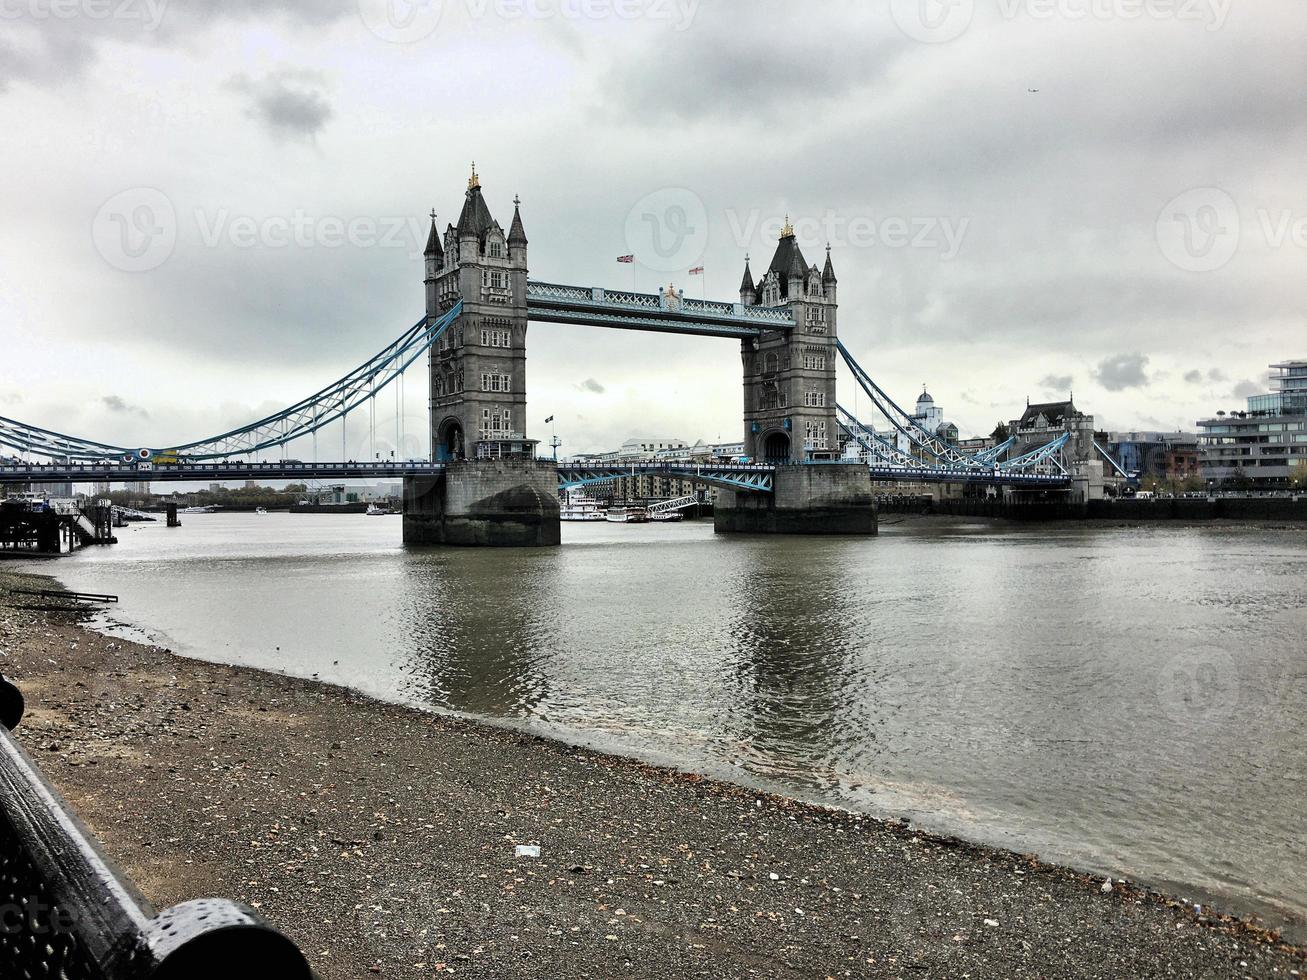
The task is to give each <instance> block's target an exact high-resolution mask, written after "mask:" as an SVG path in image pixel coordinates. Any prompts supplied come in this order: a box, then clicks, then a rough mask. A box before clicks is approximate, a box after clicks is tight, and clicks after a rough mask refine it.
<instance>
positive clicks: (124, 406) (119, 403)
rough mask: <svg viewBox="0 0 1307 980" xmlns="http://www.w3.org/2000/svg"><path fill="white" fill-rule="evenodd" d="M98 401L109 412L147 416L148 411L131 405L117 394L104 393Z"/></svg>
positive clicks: (148, 414)
mask: <svg viewBox="0 0 1307 980" xmlns="http://www.w3.org/2000/svg"><path fill="white" fill-rule="evenodd" d="M100 402H101V403H102V404H103V405H104V407H105V408H107V409H108V410H109V411H111V412H119V413H121V414H124V415H139V416H140V417H141V418H143V419H144V418H149V417H150V413H149V412H147V411H146V410H145V409H143V408H141V407H140V406H139V405H132V404H130V403H129V402H127V401H126V400H125V399H123V398H122V397H120V396H118V395H105V396H104V397H103V398H101V399H100Z"/></svg>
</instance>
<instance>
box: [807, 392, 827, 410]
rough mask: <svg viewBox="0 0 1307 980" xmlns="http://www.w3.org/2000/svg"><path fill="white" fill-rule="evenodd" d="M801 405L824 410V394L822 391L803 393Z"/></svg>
mask: <svg viewBox="0 0 1307 980" xmlns="http://www.w3.org/2000/svg"><path fill="white" fill-rule="evenodd" d="M803 404H804V405H806V406H808V408H825V407H826V392H824V391H805V392H804V393H803Z"/></svg>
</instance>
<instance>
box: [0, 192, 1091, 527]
mask: <svg viewBox="0 0 1307 980" xmlns="http://www.w3.org/2000/svg"><path fill="white" fill-rule="evenodd" d="M513 205H514V207H513V217H512V220H511V222H510V224H509V229H508V231H507V232H505V231H504V229H503V227H502V226H501V225H500V223H499V222H498V221H497V220H496V219H495V218H494V217H493V215H492V214H491V211H490V208H489V206H488V205H487V203H486V201H485V198H484V196H483V192H482V188H481V181H480V178H479V177H478V175H477V173H476V170H475V168H474V169H473V172H472V176H471V178H470V179H469V180H468V185H467V189H466V192H465V193H464V197H463V203H462V209H461V211H460V213H459V216H458V221H457V223H451V224H447V225H446V227H445V228H444V229H443V230H441V229H440V228H439V226H438V224H437V222H436V213H435V212H434V211H433V212H432V213H431V227H430V233H429V236H428V239H427V243H426V247H425V249H424V252H423V272H424V275H423V282H424V287H425V299H426V303H425V305H426V311H425V313H424V315H423V317H422V318H421V319H419V320H418V321H417V322H416V323H414V324H413V326H411V327H410V328H408V329H407V330H406V331H405V332H404V333H402V334H401V335H400V336H399V338H397V339H396V340H395V341H394V342H392V343H390V344H388V345H387V346H386V347H385V348H383V349H382V350H381V351H379V352H378V353H377V354H376V355H374V356H373V357H371V358H369V359H368V360H367V361H365V362H364V363H363V364H362V365H360V366H359V367H357V368H355V369H354V370H353V371H351V372H349V373H348V374H347V375H345V376H344V377H343V378H341V379H339V380H338V381H337V382H335V383H334V384H332V385H329V386H328V387H326V388H323V389H322V390H321V391H319V392H317V393H315V394H314V395H311V396H309V397H308V398H305V399H302V400H301V401H299V402H297V403H296V404H294V405H292V406H290V407H288V408H286V409H284V410H282V411H281V412H278V413H276V414H274V415H271V416H269V417H267V418H264V419H260V420H258V421H256V422H253V423H250V424H249V425H247V426H244V427H242V428H240V429H235V430H232V431H230V432H226V433H222V434H221V435H218V436H214V437H210V438H208V439H203V440H199V441H195V442H190V443H184V444H172V445H164V446H160V447H150V448H130V447H122V446H115V445H111V444H108V443H104V442H99V441H95V440H90V439H85V438H80V437H75V436H69V435H64V434H61V433H58V432H55V431H53V430H48V429H43V428H39V427H36V426H33V425H30V424H25V423H22V422H18V421H15V420H11V419H4V418H0V446H7V447H9V448H10V449H14V450H17V451H19V452H20V453H22V454H24V455H26V456H35V457H37V458H38V459H40V460H44V461H43V462H32V461H30V460H16V461H12V462H10V463H8V464H4V463H0V483H20V482H40V483H54V482H79V481H86V482H91V481H95V482H115V481H118V480H123V481H136V480H142V479H148V480H234V479H255V478H259V477H263V478H265V479H288V480H301V479H323V478H332V477H336V478H351V477H360V478H364V477H392V478H393V477H402V478H403V480H404V487H405V491H404V500H405V520H404V537H405V541H406V542H408V543H452V544H489V545H497V544H508V545H529V546H534V545H549V544H556V543H558V539H559V523H558V517H559V509H558V497H557V491H558V489H559V487H560V486H583V485H586V484H589V483H594V482H603V481H607V480H611V479H613V478H614V477H616V476H625V475H629V473H630V470H631V467H630V466H629V465H621V466H615V467H602V466H594V465H591V464H586V465H581V464H566V463H565V464H561V465H560V464H558V463H557V462H555V461H546V460H540V459H537V458H536V448H537V446H538V440H536V439H532V438H530V437H528V435H527V425H526V419H527V415H526V409H527V401H526V336H527V328H528V325H529V323H530V322H532V321H535V322H543V323H568V324H579V325H584V326H595V327H605V328H613V329H621V330H643V331H657V332H662V333H671V334H683V335H686V336H702V337H719V338H725V339H729V340H734V341H736V342H738V343H739V345H740V357H741V366H742V383H743V428H744V461H741V462H739V463H734V464H726V463H722V464H720V465H707V464H690V463H677V462H667V463H656V464H644V465H643V466H642V468H641V471H642V472H644V471H653V469H657V470H658V471H659V472H665V473H667V474H668V475H672V476H676V477H680V478H683V479H690V480H694V481H697V482H700V483H704V484H708V485H712V486H715V487H717V488H718V491H719V494H718V503H717V507H716V517H715V521H716V527H717V530H719V531H723V532H761V533H807V534H822V533H844V534H875V533H876V516H875V507H874V500H873V493H872V487H873V480H875V481H908V482H916V483H920V482H935V483H943V484H957V485H968V484H970V485H976V484H984V485H989V486H996V487H1002V488H1005V490H1007V491H1020V490H1037V491H1041V492H1046V491H1058V492H1070V491H1073V490H1074V489H1076V481H1077V480H1078V479H1079V478H1080V476H1079V473H1078V471H1077V472H1073V468H1074V467H1075V466H1076V464H1077V461H1075V460H1069V459H1068V458H1067V450H1068V435H1067V434H1063V435H1062V436H1061V437H1059V438H1054V439H1052V441H1050V442H1049V443H1048V444H1046V445H1041V446H1033V447H1031V446H1027V447H1023V451H1022V452H1021V454H1020V455H1017V456H1014V457H1010V458H1009V454H1010V453H1012V452H1014V451H1015V450H1014V447H1013V445H1012V443H1011V442H1009V443H1006V444H1004V445H1002V446H998V447H995V448H993V449H991V450H987V451H985V452H980V453H966V452H963V451H961V450H959V449H958V448H957V447H956V446H954V445H951V444H949V443H947V442H945V441H943V440H942V439H941V438H940V437H939V434H938V433H935V432H930V431H928V430H927V429H925V428H924V427H922V425H921V424H920V423H919V421H918V420H917V419H916V418H915V417H914V416H912V415H909V414H908V413H907V412H905V411H904V410H903V409H902V408H900V407H899V405H898V404H897V403H896V402H895V401H894V400H893V399H892V398H891V397H890V396H889V394H888V393H887V392H885V391H884V390H883V389H882V388H881V387H880V386H879V385H877V384H876V382H875V381H874V380H873V379H872V377H871V375H870V374H869V373H868V372H867V371H866V370H864V369H863V368H862V366H861V365H859V364H858V362H857V361H856V360H855V359H854V358H853V355H852V354H851V353H850V351H849V350H848V348H847V347H846V346H845V345H844V344H843V343H842V342H841V341H840V340H839V332H838V327H839V304H838V287H839V283H838V279H837V277H836V274H835V269H834V264H833V261H832V259H831V254H830V249H829V247H828V248H827V250H826V255H825V262H824V266H823V267H818V266H817V265H816V264H815V263H813V264H810V263H809V262H808V260H807V258H806V257H805V256H804V254H803V252H802V249H801V248H800V246H799V243H798V241H797V240H796V237H795V234H794V229H793V227H792V226H791V225H790V223H789V221H788V219H787V221H786V224H785V228H784V229H783V231H782V233H781V236H780V240H779V242H778V243H777V247H776V251H775V254H774V255H773V257H772V259H771V261H770V263H769V264H768V266H767V268H766V269H765V270H763V272H762V274H761V275H760V276H759V277H758V278H757V279H756V280H755V278H754V274H753V271H752V268H751V265H750V263H749V261H748V260H747V259H746V261H745V268H744V273H743V277H742V280H741V284H740V290H739V296H738V301H735V300H732V301H729V302H720V301H709V300H701V299H700V300H696V299H691V298H688V297H686V296H685V295H684V292H683V291H679V290H677V289H675V288H674V287H673V286H668V287H667V288H666V289H665V290H660V291H658V292H655V293H639V292H632V291H625V290H612V289H606V288H604V287H601V286H576V285H566V284H559V283H553V282H545V281H540V280H533V279H531V278H529V275H528V260H527V256H528V247H529V243H528V239H527V236H526V231H525V225H524V222H523V220H522V214H521V206H520V205H521V202H520V201H519V200H517V199H516V198H515V199H514V202H513ZM424 355H425V356H427V358H428V374H427V388H428V400H429V408H430V438H431V443H430V444H431V458H430V460H429V461H426V462H421V463H411V462H391V463H382V462H374V463H356V462H346V461H339V462H328V463H316V462H315V463H301V462H297V461H283V462H281V463H261V462H257V461H250V457H256V456H257V454H259V453H266V452H268V451H270V450H272V449H274V448H277V447H285V446H287V445H289V444H290V443H292V442H294V441H295V440H297V439H301V438H304V437H305V436H309V435H313V434H316V433H317V432H319V431H320V430H321V429H322V428H324V427H325V426H327V425H329V424H332V423H334V422H336V421H341V424H342V425H343V424H344V422H343V420H344V419H345V418H346V417H347V416H348V415H349V414H350V413H352V412H355V411H360V410H364V411H366V410H369V409H370V408H371V407H372V406H373V405H374V404H375V399H376V397H377V393H378V392H379V391H381V390H382V389H384V388H385V387H386V386H387V385H389V384H391V383H392V382H394V381H395V380H396V379H397V378H399V377H401V376H402V375H403V373H404V371H405V370H406V369H407V368H408V367H410V366H411V365H413V364H414V363H415V362H416V360H417V359H418V358H419V357H422V356H424ZM839 363H843V364H845V365H846V366H847V368H848V369H849V371H850V373H851V374H852V376H853V379H854V382H855V383H856V384H857V385H858V387H859V388H860V389H861V391H862V392H863V393H865V394H866V395H867V396H868V397H869V399H870V401H871V404H872V405H873V406H874V407H875V409H876V411H877V412H879V413H880V414H881V415H882V416H883V417H884V418H886V419H888V420H889V422H890V423H891V425H892V426H893V427H894V429H895V430H897V432H899V433H900V434H901V435H902V437H903V438H901V439H896V440H895V444H891V442H890V441H888V440H886V439H883V438H881V437H880V436H878V435H877V434H876V432H875V430H874V429H873V428H872V427H870V426H868V425H867V424H865V423H864V422H862V421H860V420H858V419H857V418H856V417H854V416H853V415H852V414H851V413H849V412H847V411H845V410H844V409H843V408H842V407H841V406H840V405H839V404H838V403H837V400H836V368H837V366H838V364H839ZM844 440H852V441H853V442H855V443H857V444H858V445H860V446H861V447H862V448H863V449H864V450H865V451H866V456H867V459H868V460H869V464H870V465H868V464H866V463H861V462H850V461H846V460H842V459H841V446H842V441H844ZM905 443H906V444H907V445H909V446H910V447H911V449H910V450H909V451H907V452H905V451H904V450H903V449H902V448H901V447H902V446H903V445H904V444H905ZM283 451H284V450H283Z"/></svg>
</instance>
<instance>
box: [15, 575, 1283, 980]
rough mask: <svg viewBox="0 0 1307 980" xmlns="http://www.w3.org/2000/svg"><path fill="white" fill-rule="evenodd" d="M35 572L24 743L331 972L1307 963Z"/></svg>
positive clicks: (130, 846) (987, 855) (157, 889)
mask: <svg viewBox="0 0 1307 980" xmlns="http://www.w3.org/2000/svg"><path fill="white" fill-rule="evenodd" d="M16 587H17V588H33V587H40V588H55V587H57V586H54V584H53V583H52V582H50V581H48V580H45V579H39V578H34V577H31V576H24V575H19V574H16V573H15V572H14V571H13V570H11V569H9V570H6V569H0V672H3V673H4V674H5V675H6V676H8V677H10V678H11V679H13V680H14V681H15V682H16V683H17V684H18V685H19V686H20V687H21V688H22V689H23V691H24V694H25V695H26V697H27V701H28V715H27V718H26V719H25V720H24V723H23V725H22V726H21V727H20V728H19V729H18V731H17V733H16V734H17V737H18V739H19V741H20V742H21V743H22V744H23V745H24V747H25V748H26V749H27V750H28V751H29V752H30V753H31V754H32V755H33V757H34V758H35V759H36V760H37V762H38V763H39V764H40V765H41V766H42V767H43V769H44V770H45V772H46V773H47V775H48V776H49V778H50V779H51V780H52V781H53V782H54V783H55V785H56V786H57V787H58V788H59V790H60V791H61V792H62V793H63V794H64V795H65V797H66V798H67V799H68V800H69V802H70V803H71V804H72V806H73V807H74V808H75V809H76V811H77V812H78V813H79V815H80V816H81V817H82V818H83V819H84V820H85V821H86V823H87V824H88V825H89V827H90V828H91V829H92V831H93V832H94V833H95V834H97V835H98V836H99V838H100V839H101V840H102V841H103V843H104V845H105V849H106V850H107V852H108V853H109V855H110V856H111V857H112V858H113V859H114V860H115V861H117V862H118V864H119V865H120V866H121V867H122V868H123V869H124V870H125V871H126V872H127V873H128V874H130V875H131V876H132V877H133V878H134V879H135V880H136V882H137V884H138V885H139V886H140V888H141V889H142V891H144V892H145V894H146V895H147V896H148V897H149V898H150V899H151V900H152V901H154V902H155V903H156V904H157V905H159V906H160V907H164V906H167V905H171V904H174V903H176V902H179V901H183V900H186V899H190V898H196V897H200V896H206V895H217V896H222V897H227V898H233V899H238V900H240V901H243V902H246V903H248V904H250V905H253V906H255V907H256V908H259V909H260V910H261V911H262V912H263V914H265V915H266V916H267V917H268V918H269V919H271V920H272V921H273V922H274V923H276V924H277V925H278V926H279V927H281V928H282V929H283V930H285V931H286V932H287V933H288V934H289V935H290V936H292V937H293V938H294V939H295V940H296V941H297V942H298V943H299V944H300V945H301V947H302V948H303V949H304V950H305V952H306V953H307V954H308V956H309V959H310V961H311V962H312V963H313V964H314V966H315V968H316V969H317V970H318V971H319V973H320V974H321V976H322V977H323V978H324V980H334V978H338V977H339V978H345V977H375V976H378V975H381V976H390V977H425V976H434V975H441V976H443V975H445V974H449V973H452V974H455V975H461V976H466V977H496V978H501V977H549V978H559V977H562V978H570V977H630V978H646V977H648V978H653V977H657V978H668V977H844V976H857V977H864V976H865V977H1104V978H1107V977H1111V978H1117V977H1290V976H1293V977H1297V976H1299V975H1301V974H1302V973H1303V972H1305V971H1307V955H1305V954H1304V952H1303V951H1302V950H1298V949H1294V948H1291V947H1289V946H1287V945H1284V944H1282V943H1279V942H1278V941H1277V939H1276V937H1274V936H1270V935H1267V934H1265V933H1263V932H1260V931H1259V930H1256V929H1253V928H1251V927H1249V926H1247V925H1245V924H1243V923H1241V922H1238V921H1236V920H1232V919H1228V918H1214V917H1210V916H1206V915H1199V914H1197V913H1195V911H1194V910H1193V909H1192V908H1189V907H1186V906H1184V905H1182V904H1181V903H1179V902H1178V901H1174V900H1171V899H1168V898H1166V897H1164V896H1160V895H1156V894H1153V893H1150V892H1147V891H1145V890H1143V889H1140V888H1137V887H1135V886H1133V885H1129V884H1125V883H1120V882H1117V883H1114V884H1113V885H1112V887H1111V889H1110V890H1108V891H1104V887H1103V881H1102V880H1101V879H1096V878H1089V877H1087V876H1085V875H1082V874H1079V873H1077V872H1074V871H1071V870H1068V869H1065V868H1059V867H1054V866H1050V865H1046V864H1042V863H1040V862H1038V861H1036V860H1034V859H1033V858H1031V857H1029V856H1022V855H1018V854H1013V853H1010V852H1006V851H997V850H991V849H988V848H984V847H979V846H974V845H971V844H967V843H964V842H960V841H956V840H950V839H944V838H939V837H932V836H929V835H926V834H922V833H918V832H915V831H913V830H912V829H911V828H909V827H907V826H903V825H900V824H898V823H895V822H888V823H885V822H881V821H878V820H874V819H871V818H868V817H862V816H858V815H854V814H848V813H843V812H838V811H830V810H824V809H821V808H817V807H812V806H808V805H805V804H800V803H796V802H794V801H791V800H786V799H783V798H779V797H774V796H769V795H766V794H761V793H758V792H755V791H752V790H748V789H745V788H741V787H736V786H731V785H727V784H723V783H718V782H714V781H710V780H707V779H703V778H699V777H695V776H690V775H685V774H680V773H676V772H672V771H668V770H662V769H657V768H652V767H649V766H646V765H643V764H641V763H638V762H634V761H631V760H627V759H621V758H615V757H612V756H606V755H602V754H598V753H595V752H591V751H587V750H584V749H577V748H573V747H569V746H566V745H562V744H559V743H556V742H552V741H548V740H544V739H539V738H535V737H532V736H529V735H522V734H519V733H517V732H513V731H509V730H505V729H501V728H495V727H488V726H483V725H479V724H476V723H474V722H469V721H466V720H462V719H457V718H450V717H445V716H439V715H431V714H425V713H422V712H418V711H413V710H409V709H406V708H402V707H396V706H393V705H388V704H384V703H380V702H377V701H373V700H369V699H367V698H364V697H362V696H361V695H357V694H354V693H353V692H350V691H348V690H342V689H338V688H333V687H328V686H325V685H321V684H317V683H313V682H310V681H302V680H296V679H292V678H287V677H282V676H279V675H275V674H268V673H262V672H258V671H252V670H246V669H238V668H231V667H223V666H216V665H211V664H206V663H202V662H197V661H192V660H186V659H182V658H179V657H175V656H173V655H172V654H170V653H168V652H167V651H166V650H162V649H160V648H158V647H147V646H142V645H139V644H134V643H129V642H125V641H123V640H118V639H112V638H107V637H104V636H101V635H99V634H96V633H93V632H91V631H88V630H86V629H84V628H83V627H82V626H80V625H79V619H78V617H77V616H76V614H72V613H61V612H50V611H46V610H39V609H31V608H28V609H24V608H21V607H23V606H31V605H33V604H34V603H39V602H40V600H33V599H32V597H26V596H19V595H13V594H12V593H11V592H10V591H9V590H10V589H11V588H16ZM522 844H526V845H538V846H539V848H540V856H539V857H538V858H532V857H515V856H514V850H515V847H516V846H517V845H522Z"/></svg>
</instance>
